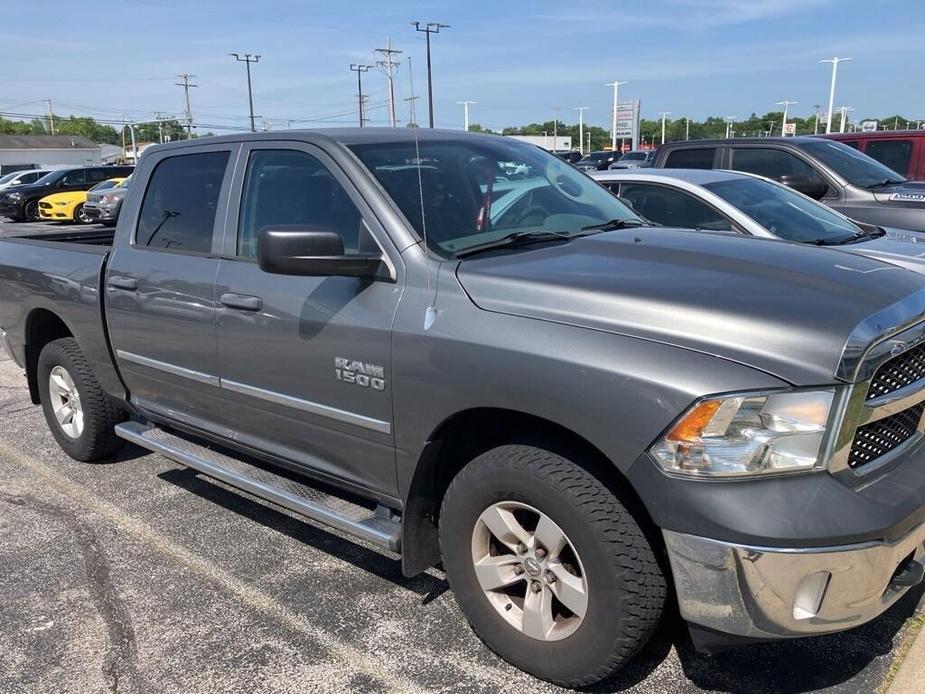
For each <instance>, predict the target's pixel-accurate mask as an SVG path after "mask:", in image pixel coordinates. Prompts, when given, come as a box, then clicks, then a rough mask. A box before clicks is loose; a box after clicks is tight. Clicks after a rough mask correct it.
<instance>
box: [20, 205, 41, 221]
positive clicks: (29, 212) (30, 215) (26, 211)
mask: <svg viewBox="0 0 925 694" xmlns="http://www.w3.org/2000/svg"><path fill="white" fill-rule="evenodd" d="M40 220H41V216H40V215H39V201H38V200H30V201H29V202H27V203H26V206H25V207H24V208H23V221H26V222H38V221H40Z"/></svg>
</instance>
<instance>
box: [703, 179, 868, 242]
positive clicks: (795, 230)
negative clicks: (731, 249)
mask: <svg viewBox="0 0 925 694" xmlns="http://www.w3.org/2000/svg"><path fill="white" fill-rule="evenodd" d="M703 187H704V188H706V189H707V190H709V191H710V192H712V193H715V194H716V195H718V196H720V197H721V198H722V199H723V200H725V201H726V202H728V203H729V204H730V205H732V206H733V207H735V208H736V209H738V210H741V211H742V212H744V213H745V214H747V215H748V216H749V217H751V218H752V219H754V220H755V221H756V222H758V223H759V224H760V225H761V226H763V227H764V228H765V229H767V230H768V231H770V232H771V233H772V234H774V235H775V236H778V237H780V238H782V239H787V240H788V241H798V242H800V243H819V242H822V243H828V244H838V243H841V242H844V241H848V240H850V239H853V238H855V237H857V235H858V234H860V233H862V231H861V229H860V228H859V227H857V226H855V225H854V224H852V223H851V222H850V221H849V220H847V219H845V218H844V217H842V216H841V215H839V214H836V213H835V212H833V211H832V210H830V209H829V208H828V207H826V206H825V205H823V204H822V203H818V202H816V201H815V200H812V199H811V198H808V197H806V196H805V195H801V194H800V193H796V192H794V191H792V190H790V189H789V188H787V187H785V186H782V185H778V184H776V183H771V182H770V181H764V180H761V179H758V178H737V179H733V180H727V181H717V182H715V183H706V184H704V186H703Z"/></svg>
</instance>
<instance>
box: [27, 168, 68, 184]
mask: <svg viewBox="0 0 925 694" xmlns="http://www.w3.org/2000/svg"><path fill="white" fill-rule="evenodd" d="M67 172H68V169H58V170H57V171H49V172H48V173H47V174H45V175H44V176H42V177H41V178H39V179H37V180H36V181H35V182H34V184H33V185H37V186H43V185H45V184H46V183H54V182H55V181H57V180H58V179H59V178H61V177H62V176H64V174H66V173H67Z"/></svg>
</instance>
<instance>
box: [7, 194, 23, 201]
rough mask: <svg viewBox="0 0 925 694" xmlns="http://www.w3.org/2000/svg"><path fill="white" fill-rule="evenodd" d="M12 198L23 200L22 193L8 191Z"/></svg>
mask: <svg viewBox="0 0 925 694" xmlns="http://www.w3.org/2000/svg"><path fill="white" fill-rule="evenodd" d="M7 197H8V198H9V199H10V200H22V193H7Z"/></svg>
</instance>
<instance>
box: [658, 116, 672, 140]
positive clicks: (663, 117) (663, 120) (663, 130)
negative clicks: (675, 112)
mask: <svg viewBox="0 0 925 694" xmlns="http://www.w3.org/2000/svg"><path fill="white" fill-rule="evenodd" d="M670 114H671V111H661V112H659V115H660V116H661V117H662V144H665V116H668V115H670Z"/></svg>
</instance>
